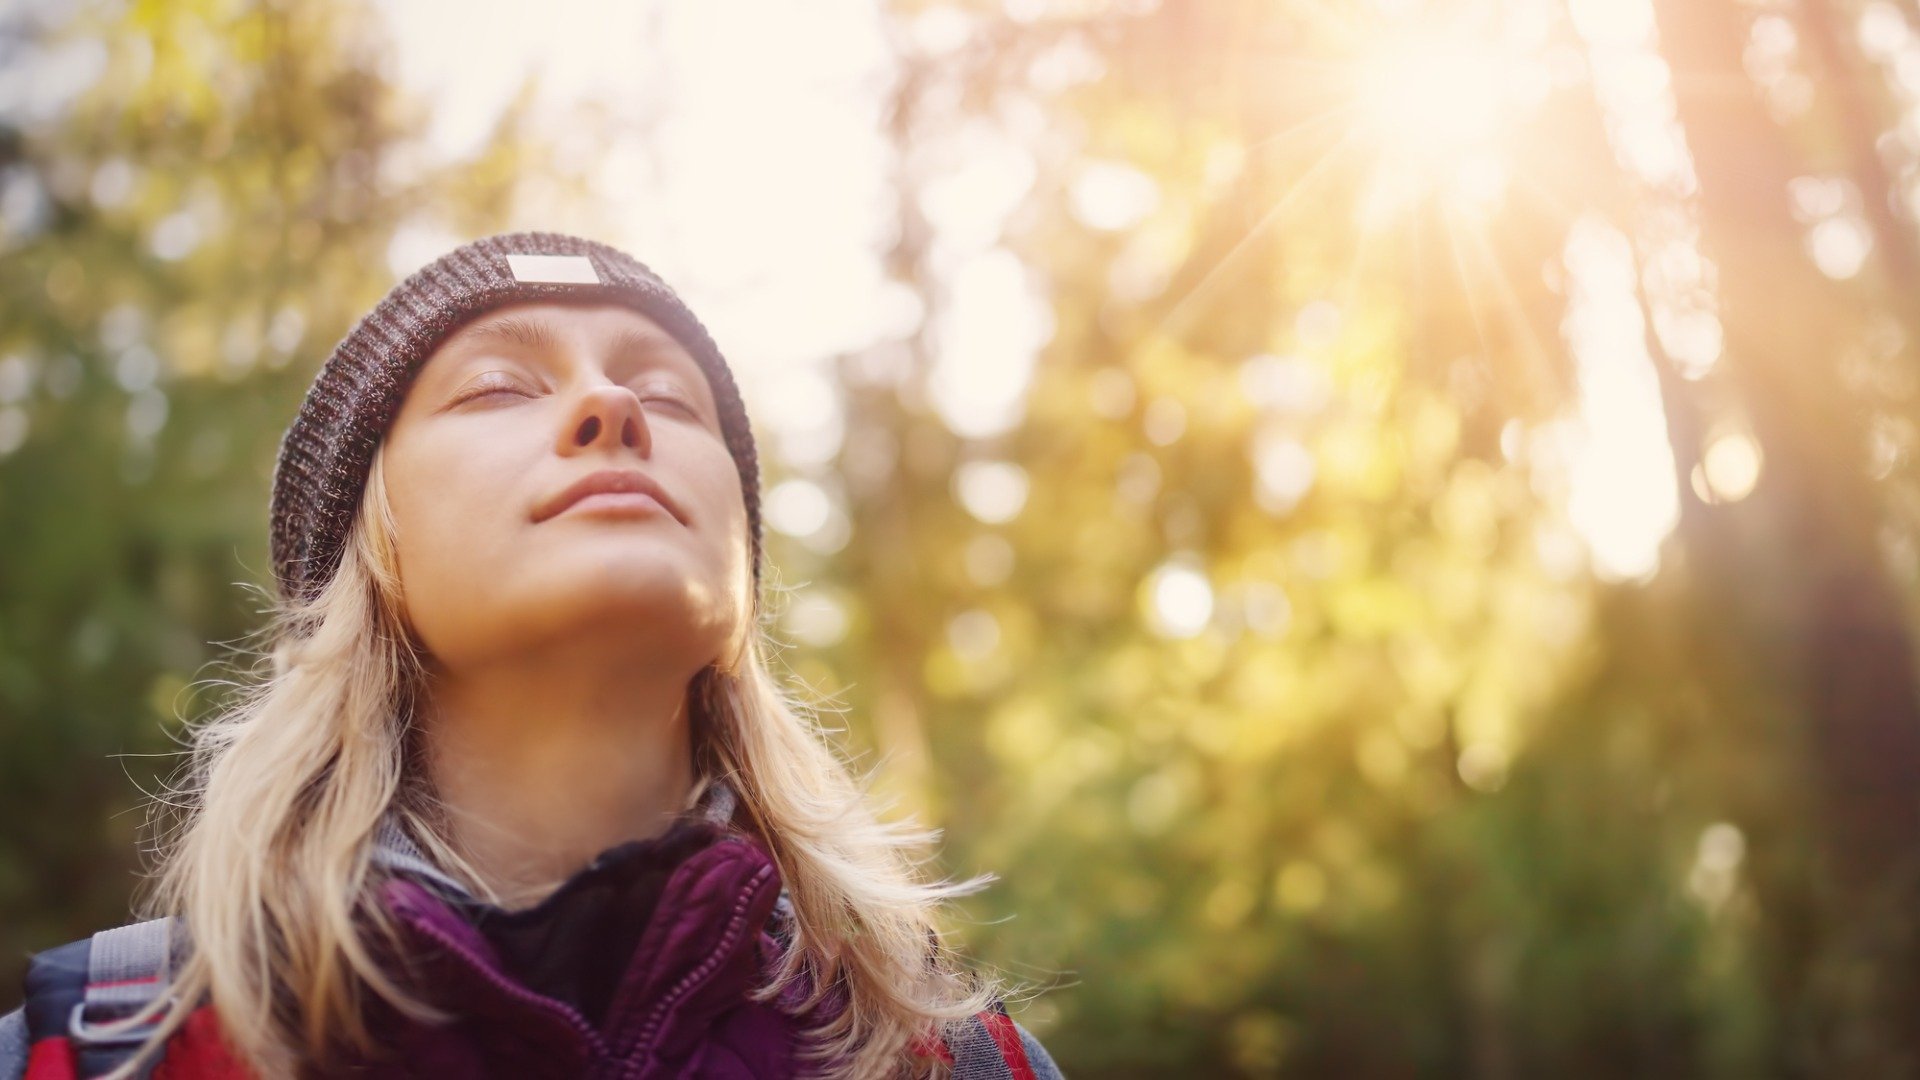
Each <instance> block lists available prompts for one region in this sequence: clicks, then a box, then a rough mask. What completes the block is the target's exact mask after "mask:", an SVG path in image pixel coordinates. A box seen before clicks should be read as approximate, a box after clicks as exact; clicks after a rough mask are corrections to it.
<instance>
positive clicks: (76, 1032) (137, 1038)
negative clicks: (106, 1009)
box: [67, 1001, 166, 1046]
mask: <svg viewBox="0 0 1920 1080" xmlns="http://www.w3.org/2000/svg"><path fill="white" fill-rule="evenodd" d="M165 1015H166V1010H164V1009H163V1010H161V1011H160V1012H159V1013H158V1014H156V1015H155V1017H154V1018H153V1019H151V1020H148V1021H146V1022H145V1023H143V1024H140V1025H139V1026H137V1027H130V1028H113V1027H112V1026H111V1025H112V1024H113V1021H111V1020H108V1021H103V1022H100V1023H92V1022H90V1021H88V1020H87V1003H86V1002H84V1001H76V1002H74V1003H73V1011H72V1012H71V1013H68V1014H67V1034H69V1035H71V1036H73V1037H74V1038H75V1039H77V1040H79V1041H80V1042H83V1043H86V1044H87V1045H89V1046H131V1045H134V1044H136V1043H143V1042H146V1041H147V1038H148V1037H149V1036H151V1035H152V1034H153V1033H154V1031H156V1030H157V1029H158V1028H159V1027H160V1019H159V1018H160V1017H161V1016H165Z"/></svg>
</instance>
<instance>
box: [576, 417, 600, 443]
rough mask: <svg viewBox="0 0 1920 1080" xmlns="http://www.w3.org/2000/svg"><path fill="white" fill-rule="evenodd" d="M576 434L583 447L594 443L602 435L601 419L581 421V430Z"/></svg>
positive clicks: (592, 418) (588, 418)
mask: <svg viewBox="0 0 1920 1080" xmlns="http://www.w3.org/2000/svg"><path fill="white" fill-rule="evenodd" d="M574 434H575V437H576V438H577V439H578V440H579V441H580V443H581V445H583V446H584V445H585V444H587V443H590V442H592V441H593V440H594V439H595V438H596V437H598V436H599V434H600V418H599V417H597V416H589V417H587V418H586V419H585V420H583V421H581V423H580V430H579V431H577V432H575V433H574Z"/></svg>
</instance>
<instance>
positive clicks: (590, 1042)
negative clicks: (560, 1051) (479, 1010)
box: [409, 920, 608, 1062]
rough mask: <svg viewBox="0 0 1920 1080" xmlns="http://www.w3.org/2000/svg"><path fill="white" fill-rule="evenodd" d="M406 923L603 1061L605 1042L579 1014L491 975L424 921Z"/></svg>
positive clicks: (590, 1056) (460, 946)
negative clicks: (556, 1023)
mask: <svg viewBox="0 0 1920 1080" xmlns="http://www.w3.org/2000/svg"><path fill="white" fill-rule="evenodd" d="M409 921H410V925H412V927H413V928H414V929H415V930H417V931H419V932H420V933H423V934H425V935H427V936H428V937H430V938H432V939H433V940H435V941H437V942H439V943H440V946H441V947H442V948H444V949H445V950H446V951H447V952H449V953H451V954H452V955H453V956H455V957H456V958H458V959H459V961H460V962H461V963H462V964H464V965H465V966H466V967H467V968H468V970H470V971H472V972H473V973H474V974H476V975H479V976H480V977H481V978H482V979H484V980H486V982H487V985H489V986H492V987H493V988H495V989H496V990H499V991H500V992H501V993H503V994H505V995H507V996H508V997H510V998H512V999H513V1000H515V1001H518V1002H520V1003H521V1004H524V1005H527V1006H529V1007H531V1008H533V1009H535V1010H537V1011H539V1012H542V1013H545V1014H546V1015H547V1016H548V1017H549V1018H551V1019H554V1020H557V1021H559V1022H560V1023H561V1024H562V1025H564V1026H565V1027H566V1028H567V1029H568V1030H569V1031H570V1032H572V1033H573V1034H574V1035H575V1036H577V1037H578V1038H579V1039H580V1040H581V1041H582V1042H584V1043H586V1044H587V1047H588V1050H589V1053H588V1055H587V1057H588V1060H589V1061H590V1062H598V1061H601V1060H604V1059H605V1058H606V1056H607V1050H608V1047H607V1041H606V1039H605V1038H604V1037H602V1036H601V1034H600V1033H599V1032H598V1031H596V1030H594V1027H593V1025H592V1024H591V1023H589V1022H588V1021H587V1018H586V1017H585V1016H584V1015H582V1014H581V1012H580V1010H578V1009H576V1008H574V1007H573V1006H571V1005H569V1004H567V1003H566V1002H564V1001H556V1000H554V999H553V998H550V997H547V996H546V995H545V994H538V993H535V992H534V991H532V990H529V989H527V988H526V987H524V986H521V985H520V984H519V983H516V982H514V981H513V980H512V979H509V978H507V977H506V976H504V975H502V974H501V973H500V972H498V971H495V970H494V969H493V967H492V965H490V964H488V963H486V962H485V961H483V960H481V959H480V958H479V957H477V956H475V955H473V953H472V952H470V951H469V950H468V949H467V947H466V946H465V945H463V944H461V943H460V942H458V941H455V940H454V939H453V938H452V937H450V936H448V935H447V934H446V933H445V932H444V931H442V930H441V929H440V928H439V927H436V926H434V925H432V924H431V923H428V922H424V921H419V920H409Z"/></svg>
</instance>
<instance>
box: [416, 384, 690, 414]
mask: <svg viewBox="0 0 1920 1080" xmlns="http://www.w3.org/2000/svg"><path fill="white" fill-rule="evenodd" d="M495 394H512V395H513V396H515V397H532V396H533V395H532V394H529V393H527V392H526V391H524V390H521V389H519V388H518V387H514V386H504V385H501V384H498V383H494V384H482V385H480V386H478V387H476V388H474V390H473V391H472V392H471V393H466V394H462V395H460V396H459V397H457V398H454V399H453V403H454V404H455V405H464V404H466V403H467V402H469V401H473V400H474V399H476V398H483V397H492V396H493V395H495ZM649 401H665V402H669V403H671V404H672V405H674V406H676V407H678V408H679V409H680V411H682V412H684V413H686V414H687V415H688V416H699V415H700V413H699V411H698V410H697V409H695V408H694V407H693V405H691V404H689V403H688V402H687V401H686V400H685V399H683V398H681V397H679V396H678V395H675V394H650V395H647V396H645V397H642V398H641V399H640V402H641V404H643V405H644V404H645V403H647V402H649Z"/></svg>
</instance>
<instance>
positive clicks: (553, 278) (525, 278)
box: [507, 255, 600, 285]
mask: <svg viewBox="0 0 1920 1080" xmlns="http://www.w3.org/2000/svg"><path fill="white" fill-rule="evenodd" d="M507 268H508V269H510V270H512V271H513V280H515V281H518V282H522V283H526V282H535V281H550V282H555V283H558V284H562V285H598V284H600V275H599V274H597V273H595V272H594V269H593V262H592V260H590V259H588V258H587V257H586V256H585V255H509V256H507Z"/></svg>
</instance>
